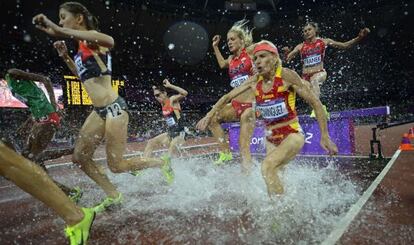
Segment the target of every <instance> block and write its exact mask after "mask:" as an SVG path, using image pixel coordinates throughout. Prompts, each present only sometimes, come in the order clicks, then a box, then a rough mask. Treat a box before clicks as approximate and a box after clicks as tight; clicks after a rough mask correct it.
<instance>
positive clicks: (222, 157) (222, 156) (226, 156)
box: [214, 151, 233, 166]
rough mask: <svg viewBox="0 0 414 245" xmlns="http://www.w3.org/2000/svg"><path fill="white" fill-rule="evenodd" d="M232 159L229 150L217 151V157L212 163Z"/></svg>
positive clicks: (220, 163) (223, 162)
mask: <svg viewBox="0 0 414 245" xmlns="http://www.w3.org/2000/svg"><path fill="white" fill-rule="evenodd" d="M232 159H233V155H232V154H231V152H230V151H228V152H222V151H221V152H220V153H219V159H217V160H216V161H214V165H217V166H218V165H223V164H225V163H226V162H228V161H230V160H232Z"/></svg>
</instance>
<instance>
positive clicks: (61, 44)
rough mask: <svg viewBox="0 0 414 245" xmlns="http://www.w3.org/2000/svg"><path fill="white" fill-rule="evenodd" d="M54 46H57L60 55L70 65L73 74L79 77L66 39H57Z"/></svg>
mask: <svg viewBox="0 0 414 245" xmlns="http://www.w3.org/2000/svg"><path fill="white" fill-rule="evenodd" d="M53 47H55V49H56V50H57V52H58V54H59V56H60V57H62V59H63V61H64V62H65V63H66V65H67V66H68V67H69V70H70V71H71V72H72V74H73V75H75V76H77V77H79V76H78V71H77V70H76V65H75V62H74V61H73V59H72V58H71V57H70V56H69V54H68V48H67V47H66V43H65V41H56V42H54V43H53Z"/></svg>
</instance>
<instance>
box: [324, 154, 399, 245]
mask: <svg viewBox="0 0 414 245" xmlns="http://www.w3.org/2000/svg"><path fill="white" fill-rule="evenodd" d="M400 152H401V150H397V151H396V152H395V153H394V156H392V158H391V160H390V161H389V162H388V164H387V165H386V166H385V168H384V169H383V170H382V171H381V173H380V174H379V175H378V176H377V178H376V179H375V180H374V181H373V182H372V184H371V185H370V186H369V187H368V189H367V190H366V191H365V192H364V194H363V195H362V196H361V198H359V200H358V201H357V202H356V203H355V204H354V205H353V206H352V207H351V208H350V209H349V211H348V213H347V214H346V215H345V217H343V218H342V219H341V220H340V221H339V223H338V224H337V225H336V228H335V229H334V230H333V231H332V232H331V234H329V236H328V237H327V238H326V239H325V241H323V242H322V245H333V244H335V243H336V242H337V241H338V240H339V239H340V238H341V236H342V235H343V234H344V232H345V231H346V230H347V229H348V226H349V225H350V224H351V222H352V220H354V219H355V217H356V216H357V214H358V213H359V212H360V211H361V209H362V207H363V206H364V205H365V203H366V202H367V201H368V199H369V198H370V197H371V195H372V193H373V192H374V190H375V189H376V188H377V187H378V185H379V183H380V182H381V181H382V179H383V178H384V176H385V175H386V174H387V173H388V171H389V170H390V168H391V167H392V165H394V162H395V160H397V158H398V156H399V155H400Z"/></svg>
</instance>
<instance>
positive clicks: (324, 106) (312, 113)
mask: <svg viewBox="0 0 414 245" xmlns="http://www.w3.org/2000/svg"><path fill="white" fill-rule="evenodd" d="M323 111H324V112H325V115H326V119H328V120H329V119H330V117H331V114H330V113H329V112H328V110H327V109H326V105H323ZM309 116H310V117H312V118H315V117H316V115H315V111H314V110H312V112H311V114H310V115H309Z"/></svg>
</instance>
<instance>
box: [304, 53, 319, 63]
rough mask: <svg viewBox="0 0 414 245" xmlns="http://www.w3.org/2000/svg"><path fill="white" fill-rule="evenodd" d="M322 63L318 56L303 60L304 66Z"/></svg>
mask: <svg viewBox="0 0 414 245" xmlns="http://www.w3.org/2000/svg"><path fill="white" fill-rule="evenodd" d="M321 62H322V56H321V55H320V54H314V55H311V56H309V57H307V58H305V59H303V65H304V66H313V65H316V64H319V63H321Z"/></svg>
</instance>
